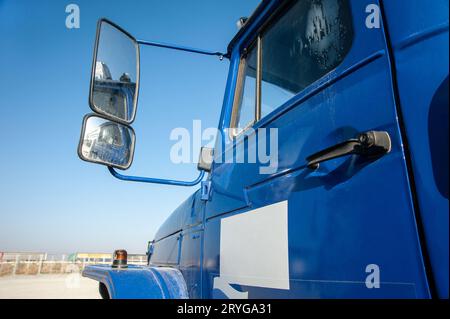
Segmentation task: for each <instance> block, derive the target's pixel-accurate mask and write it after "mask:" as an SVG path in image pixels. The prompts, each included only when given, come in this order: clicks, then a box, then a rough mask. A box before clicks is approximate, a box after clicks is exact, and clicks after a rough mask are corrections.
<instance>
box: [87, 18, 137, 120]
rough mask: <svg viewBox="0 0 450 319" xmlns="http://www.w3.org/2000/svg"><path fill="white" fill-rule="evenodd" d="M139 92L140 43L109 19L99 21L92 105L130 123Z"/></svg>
mask: <svg viewBox="0 0 450 319" xmlns="http://www.w3.org/2000/svg"><path fill="white" fill-rule="evenodd" d="M138 92H139V44H138V43H137V41H136V39H135V38H134V37H133V36H131V35H130V34H129V33H128V32H126V31H125V30H123V29H122V28H120V27H119V26H117V25H116V24H114V23H113V22H110V21H108V20H106V19H100V20H99V22H98V25H97V36H96V40H95V48H94V57H93V63H92V72H91V83H90V91H89V105H90V107H91V109H92V110H93V111H94V112H96V113H99V114H101V115H103V116H105V117H106V118H109V119H111V120H114V121H117V122H121V123H124V124H130V123H132V122H133V121H134V117H135V115H136V105H137V99H138Z"/></svg>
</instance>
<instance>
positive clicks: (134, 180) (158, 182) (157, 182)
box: [108, 166, 205, 187]
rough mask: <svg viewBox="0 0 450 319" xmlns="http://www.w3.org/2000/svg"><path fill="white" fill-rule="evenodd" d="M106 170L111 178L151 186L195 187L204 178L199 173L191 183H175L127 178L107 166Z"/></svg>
mask: <svg viewBox="0 0 450 319" xmlns="http://www.w3.org/2000/svg"><path fill="white" fill-rule="evenodd" d="M108 170H109V172H110V173H111V175H112V176H114V177H115V178H117V179H120V180H122V181H127V182H140V183H152V184H163V185H173V186H187V187H189V186H195V185H197V184H198V183H200V182H201V181H202V179H203V177H204V176H205V171H200V174H199V175H198V177H197V178H196V179H195V180H193V181H177V180H171V179H159V178H150V177H140V176H128V175H122V174H120V173H119V172H117V171H116V170H115V169H114V168H113V167H111V166H108Z"/></svg>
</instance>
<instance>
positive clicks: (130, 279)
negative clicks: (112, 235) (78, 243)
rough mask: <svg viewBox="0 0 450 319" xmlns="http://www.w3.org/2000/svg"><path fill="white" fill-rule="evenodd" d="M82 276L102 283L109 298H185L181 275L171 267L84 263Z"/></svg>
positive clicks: (184, 287) (185, 291) (185, 292)
mask: <svg viewBox="0 0 450 319" xmlns="http://www.w3.org/2000/svg"><path fill="white" fill-rule="evenodd" d="M83 276H85V277H88V278H91V279H94V280H97V281H99V282H101V283H103V284H104V285H105V286H106V288H107V289H108V293H109V296H110V298H113V299H186V298H188V294H187V290H186V283H185V282H184V279H183V276H182V274H181V273H180V271H178V270H177V269H174V268H163V267H139V266H132V265H130V266H128V268H126V269H120V270H119V269H114V268H111V266H105V265H102V266H87V267H86V268H85V269H84V271H83Z"/></svg>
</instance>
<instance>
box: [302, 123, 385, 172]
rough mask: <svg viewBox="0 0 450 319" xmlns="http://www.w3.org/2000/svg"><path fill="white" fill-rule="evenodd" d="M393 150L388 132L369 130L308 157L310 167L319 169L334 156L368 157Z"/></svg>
mask: <svg viewBox="0 0 450 319" xmlns="http://www.w3.org/2000/svg"><path fill="white" fill-rule="evenodd" d="M390 151H391V137H390V136H389V133H388V132H384V131H381V132H377V131H369V132H365V133H361V134H359V135H358V137H357V138H353V139H350V140H347V141H345V142H342V143H339V144H337V145H334V146H331V147H329V148H326V149H324V150H322V151H320V152H317V153H315V154H313V155H310V156H308V157H307V158H306V161H307V162H308V164H307V165H308V167H309V168H312V169H317V168H318V167H319V163H321V162H325V161H329V160H332V159H334V158H338V157H342V156H346V155H351V154H357V155H362V156H367V157H374V156H382V155H384V154H387V153H389V152H390Z"/></svg>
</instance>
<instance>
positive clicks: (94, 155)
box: [78, 114, 136, 169]
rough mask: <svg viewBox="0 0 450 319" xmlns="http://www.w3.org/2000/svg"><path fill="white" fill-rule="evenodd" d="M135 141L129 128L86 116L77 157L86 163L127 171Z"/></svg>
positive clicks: (103, 119)
mask: <svg viewBox="0 0 450 319" xmlns="http://www.w3.org/2000/svg"><path fill="white" fill-rule="evenodd" d="M135 139H136V138H135V135H134V131H133V129H132V128H131V127H129V126H127V125H124V124H120V123H116V122H113V121H110V120H108V119H106V118H103V117H99V116H96V115H93V114H88V115H86V116H85V117H84V119H83V127H82V130H81V136H80V142H79V144H78V156H79V157H80V158H81V159H82V160H84V161H87V162H92V163H98V164H103V165H107V166H112V167H116V168H120V169H127V168H129V167H130V166H131V162H132V161H133V155H134V146H135Z"/></svg>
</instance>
